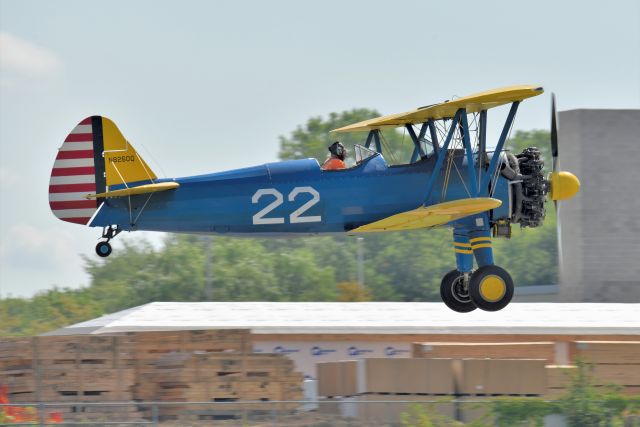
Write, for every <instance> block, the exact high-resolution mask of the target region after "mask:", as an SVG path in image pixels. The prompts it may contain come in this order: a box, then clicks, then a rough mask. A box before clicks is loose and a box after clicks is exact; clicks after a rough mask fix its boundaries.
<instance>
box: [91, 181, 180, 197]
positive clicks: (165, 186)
mask: <svg viewBox="0 0 640 427" xmlns="http://www.w3.org/2000/svg"><path fill="white" fill-rule="evenodd" d="M178 187H180V184H178V183H177V182H160V183H157V184H146V185H139V186H137V187H131V188H123V189H121V190H113V191H107V192H106V193H99V194H87V195H86V196H85V197H86V198H87V199H98V198H100V199H102V198H108V197H126V196H135V195H138V194H147V193H156V192H158V191H166V190H173V189H174V188H178Z"/></svg>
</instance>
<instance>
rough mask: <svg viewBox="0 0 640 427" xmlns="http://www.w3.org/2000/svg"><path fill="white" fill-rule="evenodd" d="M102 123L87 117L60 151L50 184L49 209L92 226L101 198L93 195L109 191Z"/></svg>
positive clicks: (97, 119) (97, 117)
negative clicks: (88, 196) (88, 195)
mask: <svg viewBox="0 0 640 427" xmlns="http://www.w3.org/2000/svg"><path fill="white" fill-rule="evenodd" d="M101 128H102V121H101V117H100V116H92V117H87V118H86V119H84V120H82V121H81V122H80V123H78V125H77V126H76V127H75V128H73V130H72V131H71V133H70V134H69V135H68V136H67V137H66V139H65V140H64V143H63V144H62V146H61V147H60V149H59V151H58V155H57V156H56V160H55V163H54V164H53V170H52V171H51V179H50V181H49V206H50V207H51V210H52V211H53V213H54V215H55V216H57V217H58V218H60V219H61V220H63V221H67V222H73V223H76V224H88V223H89V220H90V219H91V217H92V216H93V214H94V213H95V212H96V211H97V210H98V207H100V204H101V203H102V200H101V199H87V198H86V195H87V194H90V193H93V194H95V193H102V192H104V191H105V185H106V181H105V173H104V160H103V151H104V147H103V141H102V129H101Z"/></svg>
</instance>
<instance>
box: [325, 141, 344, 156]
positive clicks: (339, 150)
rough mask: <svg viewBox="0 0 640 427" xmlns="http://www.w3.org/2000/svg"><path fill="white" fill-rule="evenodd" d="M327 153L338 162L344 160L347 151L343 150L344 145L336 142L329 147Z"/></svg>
mask: <svg viewBox="0 0 640 427" xmlns="http://www.w3.org/2000/svg"><path fill="white" fill-rule="evenodd" d="M329 152H330V153H331V154H333V155H334V156H336V157H337V158H339V159H340V160H344V158H345V157H346V155H347V149H346V148H344V145H342V143H341V142H340V141H336V142H334V143H333V144H331V145H330V146H329Z"/></svg>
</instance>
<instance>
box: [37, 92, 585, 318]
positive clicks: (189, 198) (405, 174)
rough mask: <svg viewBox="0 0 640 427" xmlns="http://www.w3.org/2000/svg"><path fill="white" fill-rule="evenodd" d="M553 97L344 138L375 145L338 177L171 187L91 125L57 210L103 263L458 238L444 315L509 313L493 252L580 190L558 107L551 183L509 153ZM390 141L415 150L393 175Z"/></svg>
mask: <svg viewBox="0 0 640 427" xmlns="http://www.w3.org/2000/svg"><path fill="white" fill-rule="evenodd" d="M542 93H543V89H542V88H541V87H538V86H513V87H507V88H502V89H496V90H491V91H488V92H483V93H479V94H476V95H471V96H467V97H463V98H458V99H455V100H449V101H445V102H443V103H439V104H435V105H430V106H426V107H422V108H418V109H416V110H412V111H409V112H406V113H400V114H393V115H388V116H383V117H378V118H374V119H371V120H366V121H363V122H359V123H355V124H352V125H349V126H345V127H342V128H339V129H335V130H334V131H333V132H335V133H337V134H340V133H343V132H363V144H361V145H360V144H356V145H355V147H354V149H355V160H356V161H355V165H353V166H352V167H349V168H346V169H342V170H331V171H329V170H326V171H325V170H322V169H321V168H320V165H319V163H318V161H317V160H316V159H312V158H309V159H301V160H290V161H282V162H274V163H267V164H264V165H260V166H254V167H248V168H243V169H237V170H231V171H226V172H218V173H211V174H207V175H198V176H189V177H182V178H163V179H160V178H158V177H157V176H156V175H155V173H154V172H153V171H152V170H151V168H150V167H149V166H148V165H147V163H145V161H144V160H143V159H142V157H140V155H139V154H138V153H137V152H136V150H135V149H134V148H133V146H132V145H131V144H130V143H129V142H128V141H127V140H126V139H125V138H124V137H123V136H122V134H121V133H120V131H119V130H118V128H117V127H116V125H115V124H114V122H112V121H111V120H110V119H108V118H106V117H101V116H92V117H88V118H86V119H84V120H82V121H81V122H80V123H79V124H78V125H77V126H76V127H75V128H74V129H73V130H72V131H71V133H70V134H69V135H68V136H67V138H66V139H65V141H64V143H63V144H62V146H61V148H60V149H59V151H58V155H57V157H56V160H55V163H54V166H53V171H52V174H51V181H50V185H49V203H50V206H51V209H52V211H53V213H54V214H55V215H56V216H57V217H58V218H60V219H61V220H63V221H67V222H72V223H78V224H83V225H87V226H90V227H102V240H101V241H100V242H99V243H98V244H97V246H96V252H97V254H98V255H99V256H101V257H106V256H108V255H109V254H110V253H111V250H112V249H111V245H110V244H109V241H110V240H111V239H113V238H114V237H115V236H116V235H118V234H119V233H120V232H122V231H125V230H126V231H134V230H152V231H165V232H174V233H219V234H226V235H248V234H251V235H255V236H280V237H282V236H289V235H317V234H344V233H346V234H352V235H358V234H363V233H377V232H386V231H399V230H417V229H422V228H433V227H450V228H451V229H452V230H453V250H454V252H455V257H456V268H455V269H453V270H452V271H451V272H449V273H447V274H446V275H445V276H444V278H443V279H442V284H441V296H442V299H443V301H444V302H445V304H446V305H447V306H448V307H450V308H451V309H453V310H455V311H458V312H469V311H472V310H474V309H476V308H480V309H483V310H488V311H495V310H500V309H502V308H503V307H505V306H506V305H507V304H508V303H509V301H510V300H511V298H512V296H513V280H512V278H511V276H510V275H509V273H508V272H507V271H506V270H504V269H503V268H501V267H499V266H497V265H494V262H493V251H492V246H491V242H492V238H494V237H509V236H510V232H511V226H512V225H514V224H520V225H521V226H524V227H537V226H539V225H541V224H542V222H543V219H544V216H545V201H546V198H547V196H550V198H551V199H552V200H554V201H558V200H562V199H567V198H569V197H572V196H573V195H575V194H576V193H577V192H578V190H579V185H580V183H579V181H578V179H577V178H576V177H575V176H574V175H573V174H571V173H569V172H562V171H559V170H558V163H557V157H558V143H557V128H556V120H555V102H553V104H552V130H551V131H552V139H551V144H552V152H553V159H554V161H553V172H551V174H550V175H549V176H544V173H543V161H542V159H541V157H540V152H539V150H538V149H536V148H535V147H531V148H528V149H526V150H524V151H523V152H522V153H517V154H514V153H511V152H509V151H508V150H505V149H504V147H505V144H506V142H507V139H508V134H509V132H510V129H511V126H512V124H513V120H514V117H515V115H516V112H517V110H518V106H519V105H520V103H521V102H522V101H523V100H525V99H527V98H530V97H534V96H537V95H540V94H542ZM502 105H504V106H505V107H506V106H507V105H510V109H509V112H508V115H507V117H506V120H505V122H504V125H503V126H502V131H501V133H500V136H499V138H498V141H497V142H496V144H495V147H493V148H492V147H490V146H489V145H488V144H487V120H488V116H487V112H488V110H489V109H491V108H494V107H498V106H502ZM389 128H405V129H406V133H407V134H408V135H409V136H410V137H411V140H412V142H413V154H412V156H411V159H410V161H409V162H408V163H406V164H400V165H389V164H388V163H387V162H386V161H385V158H384V154H385V153H383V145H384V141H383V134H382V131H383V130H384V129H389ZM474 259H475V263H476V264H477V268H475V269H474Z"/></svg>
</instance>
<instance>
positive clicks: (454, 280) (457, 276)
mask: <svg viewBox="0 0 640 427" xmlns="http://www.w3.org/2000/svg"><path fill="white" fill-rule="evenodd" d="M463 278H464V276H463V274H462V273H460V272H459V271H458V270H451V271H450V272H448V273H447V274H445V275H444V277H443V278H442V282H441V283H440V298H442V301H443V302H444V303H445V304H446V306H447V307H449V308H450V309H451V310H453V311H457V312H458V313H468V312H470V311H473V310H475V309H476V306H475V304H474V303H473V301H472V300H471V297H470V296H469V293H468V291H466V290H465V289H464V286H463Z"/></svg>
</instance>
